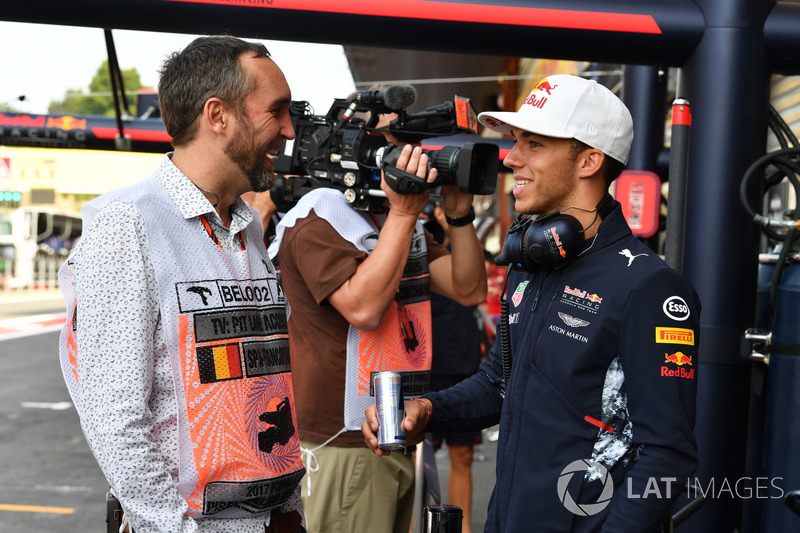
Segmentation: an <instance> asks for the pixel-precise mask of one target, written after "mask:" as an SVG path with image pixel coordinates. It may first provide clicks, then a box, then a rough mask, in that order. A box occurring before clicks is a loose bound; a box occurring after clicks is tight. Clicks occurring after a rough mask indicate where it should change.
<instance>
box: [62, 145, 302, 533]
mask: <svg viewBox="0 0 800 533" xmlns="http://www.w3.org/2000/svg"><path fill="white" fill-rule="evenodd" d="M156 176H157V177H158V179H159V181H160V182H161V183H162V185H163V186H164V187H165V189H166V190H167V191H168V193H169V194H170V196H171V197H172V199H173V200H174V201H175V204H176V205H177V206H178V208H179V210H180V212H181V213H182V214H183V216H184V217H185V218H190V217H197V216H199V215H201V214H204V215H205V216H206V218H207V220H208V222H209V223H210V225H211V227H212V228H213V231H214V233H215V235H216V237H217V239H218V240H219V243H220V245H221V246H222V248H223V249H225V250H228V251H236V250H239V249H240V246H241V245H240V241H239V237H238V233H239V232H240V231H241V230H243V229H244V228H245V227H246V226H247V225H248V224H250V223H251V222H252V221H253V219H254V216H253V212H252V211H251V210H250V208H249V207H248V206H247V205H246V204H245V203H244V202H243V201H242V200H241V199H238V200H237V201H236V203H235V204H234V205H233V206H232V208H231V212H232V218H233V221H232V223H231V226H230V228H226V227H225V226H224V225H223V223H222V220H221V219H220V217H219V215H218V214H217V213H216V212H215V211H214V209H213V207H212V206H211V204H210V203H209V201H208V200H207V199H206V198H205V196H204V195H203V194H202V193H201V192H200V191H199V190H198V189H197V188H196V187H195V186H194V184H192V182H191V181H189V179H188V178H187V177H186V176H185V175H184V174H183V173H182V172H181V171H180V170H179V169H178V168H177V167H176V166H175V165H173V164H172V161H171V160H170V158H169V154H168V155H167V156H166V157H165V159H164V161H163V162H162V164H161V166H160V167H159V169H158V171H157V172H156ZM85 215H86V212H84V216H85ZM153 249H158V246H157V245H156V246H155V247H154V248H153ZM149 250H150V245H149V244H148V235H147V232H146V226H145V221H144V219H143V217H142V214H141V213H140V212H139V211H138V210H137V209H136V208H135V207H134V206H133V205H132V204H129V203H125V202H122V201H116V202H113V203H111V204H109V205H108V206H106V207H104V208H103V209H101V210H100V211H99V212H97V213H94V218H93V222H92V223H91V225H90V226H89V227H88V228H85V231H84V234H83V237H82V239H81V242H80V244H79V245H78V246H77V247H76V249H75V250H74V252H73V253H72V255H71V256H70V258H69V260H68V262H67V263H66V264H65V266H64V267H63V268H62V270H61V272H59V278H60V281H61V287H62V291H63V292H64V298H65V301H66V302H67V306H68V311H69V312H71V306H72V305H73V303H74V301H75V298H74V295H75V294H77V295H79V301H80V304H79V306H78V313H77V314H78V322H79V324H80V337H79V344H80V350H79V351H78V353H77V359H78V367H79V368H80V381H79V382H76V381H75V380H73V379H71V378H70V377H68V376H65V378H66V381H67V384H68V386H70V387H73V388H76V389H77V390H75V391H73V390H71V391H70V392H71V394H72V397H73V401H74V402H75V406H76V409H77V410H78V412H79V414H80V419H81V426H82V429H83V432H84V434H85V436H86V440H87V442H88V444H89V446H90V448H91V450H92V452H93V454H94V456H95V458H96V460H97V462H98V464H99V465H100V467H101V469H102V471H103V473H104V474H105V476H106V478H107V480H108V482H109V484H110V485H111V489H112V492H113V493H114V494H115V495H116V496H117V497H118V498H119V499H120V501H121V503H122V505H123V508H124V510H125V512H126V513H128V514H129V518H130V519H131V522H132V524H133V525H134V527H135V530H136V533H151V532H164V533H176V532H187V533H188V532H202V533H206V532H208V533H212V532H226V533H263V532H264V526H265V525H268V524H269V517H266V518H265V517H260V518H245V519H213V518H208V519H202V520H197V521H196V520H194V519H193V518H191V517H189V516H187V515H186V514H185V513H186V511H187V509H188V505H187V503H186V501H185V500H184V498H183V497H182V496H181V495H180V494H179V492H178V490H177V484H176V481H177V476H178V464H179V453H178V422H177V421H178V407H177V400H176V397H175V387H174V385H173V375H172V369H171V363H170V356H169V353H168V349H167V340H166V335H165V330H164V327H163V324H162V320H161V316H160V311H159V301H158V288H157V285H156V274H155V270H154V267H153V263H152V260H151V257H150V251H149ZM248 253H250V250H249V249H248ZM264 259H266V258H264ZM270 268H271V266H270ZM70 270H71V276H70V275H69V271H70ZM62 337H63V335H62ZM63 342H64V341H63V339H62V343H63ZM62 366H63V364H62ZM64 370H65V373H66V372H67V371H68V369H67V368H64ZM120 398H125V401H120ZM280 510H281V511H283V512H285V511H290V510H298V511H300V512H301V514H302V504H301V501H300V487H299V486H298V487H297V489H296V490H295V492H294V494H293V495H292V496H291V497H290V498H289V500H288V501H287V502H286V503H285V504H284V505H283V506H282V507H281V508H280Z"/></svg>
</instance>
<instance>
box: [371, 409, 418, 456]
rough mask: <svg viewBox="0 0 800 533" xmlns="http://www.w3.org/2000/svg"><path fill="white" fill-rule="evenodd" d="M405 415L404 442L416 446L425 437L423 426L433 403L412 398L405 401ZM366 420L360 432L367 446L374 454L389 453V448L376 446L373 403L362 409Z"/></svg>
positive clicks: (376, 418) (375, 419)
mask: <svg viewBox="0 0 800 533" xmlns="http://www.w3.org/2000/svg"><path fill="white" fill-rule="evenodd" d="M405 410H406V416H405V418H403V427H404V428H405V430H406V444H407V445H408V446H416V445H417V444H418V443H420V442H422V441H423V440H424V439H425V426H427V425H428V420H429V419H430V417H431V412H432V411H433V404H431V402H430V400H428V399H427V398H414V399H413V400H408V401H406V402H405ZM364 414H365V415H366V417H367V418H366V420H364V422H363V423H362V424H361V433H363V434H364V442H365V443H366V445H367V448H369V449H370V450H372V451H373V452H375V454H376V455H380V456H384V455H391V452H390V451H389V450H381V449H380V448H378V436H377V432H378V414H377V412H376V411H375V404H374V403H373V404H372V405H370V406H369V407H367V408H366V409H365V410H364Z"/></svg>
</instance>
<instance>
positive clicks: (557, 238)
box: [495, 194, 616, 272]
mask: <svg viewBox="0 0 800 533" xmlns="http://www.w3.org/2000/svg"><path fill="white" fill-rule="evenodd" d="M615 205H616V202H615V201H614V198H613V197H612V196H611V195H610V194H606V195H605V196H604V197H603V199H602V200H600V203H598V204H597V207H595V209H594V210H595V211H597V214H598V215H599V216H600V217H601V218H606V216H608V214H609V213H611V211H612V210H613V209H614V206H615ZM564 211H566V210H562V211H556V212H555V213H550V214H548V215H545V216H541V217H538V218H535V219H534V218H531V217H530V216H528V215H519V216H517V218H516V219H514V222H513V223H512V224H511V227H510V228H509V229H508V233H507V234H506V238H505V241H504V242H503V249H502V251H501V252H500V255H499V256H497V258H496V259H495V264H497V265H510V266H511V267H512V268H516V269H520V270H524V271H526V272H535V271H536V270H537V269H538V268H539V267H542V266H545V267H549V266H560V265H562V264H564V263H565V262H567V261H569V260H570V259H573V258H574V257H577V256H578V255H579V254H580V253H581V251H582V250H583V246H584V242H585V239H584V237H583V233H584V231H586V230H585V228H583V227H582V226H581V223H580V222H579V221H578V219H577V218H575V217H573V216H572V215H568V214H566V213H564Z"/></svg>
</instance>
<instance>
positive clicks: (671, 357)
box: [661, 352, 694, 379]
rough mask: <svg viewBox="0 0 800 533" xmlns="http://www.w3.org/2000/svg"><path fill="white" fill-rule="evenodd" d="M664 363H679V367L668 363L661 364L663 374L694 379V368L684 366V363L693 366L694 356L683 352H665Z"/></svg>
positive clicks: (670, 376) (663, 375)
mask: <svg viewBox="0 0 800 533" xmlns="http://www.w3.org/2000/svg"><path fill="white" fill-rule="evenodd" d="M664 355H665V357H664V363H672V364H675V365H678V368H670V367H668V366H667V365H666V364H664V365H662V366H661V376H662V377H668V378H683V379H694V368H684V365H687V366H692V358H691V357H690V356H688V355H686V354H685V353H683V352H675V353H672V354H671V353H665V354H664Z"/></svg>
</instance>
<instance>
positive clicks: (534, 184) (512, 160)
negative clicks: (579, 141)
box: [503, 128, 580, 215]
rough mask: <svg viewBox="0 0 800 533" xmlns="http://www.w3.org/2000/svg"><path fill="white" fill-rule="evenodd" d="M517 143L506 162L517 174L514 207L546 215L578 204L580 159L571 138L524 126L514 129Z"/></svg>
mask: <svg viewBox="0 0 800 533" xmlns="http://www.w3.org/2000/svg"><path fill="white" fill-rule="evenodd" d="M511 136H512V137H513V138H514V147H513V148H512V149H511V151H509V153H508V155H507V156H506V158H505V159H504V160H503V164H504V165H505V166H507V167H508V168H510V169H511V170H512V172H513V174H514V190H513V194H514V198H515V199H516V202H515V204H514V208H515V209H516V210H517V211H518V212H520V213H525V214H537V215H546V214H549V213H552V212H554V211H559V210H561V209H565V208H567V207H570V206H574V205H576V204H575V194H576V190H577V186H578V181H579V179H580V178H579V159H578V158H576V157H575V156H574V154H573V151H572V140H571V139H559V138H555V137H545V136H543V135H537V134H535V133H531V132H529V131H525V130H522V129H520V128H514V129H513V130H512V131H511Z"/></svg>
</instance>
